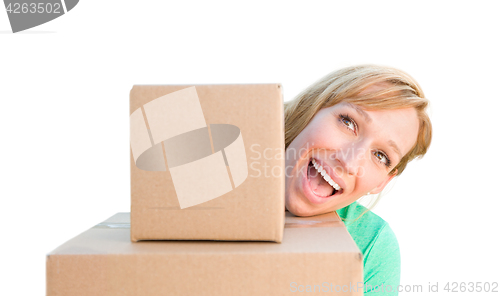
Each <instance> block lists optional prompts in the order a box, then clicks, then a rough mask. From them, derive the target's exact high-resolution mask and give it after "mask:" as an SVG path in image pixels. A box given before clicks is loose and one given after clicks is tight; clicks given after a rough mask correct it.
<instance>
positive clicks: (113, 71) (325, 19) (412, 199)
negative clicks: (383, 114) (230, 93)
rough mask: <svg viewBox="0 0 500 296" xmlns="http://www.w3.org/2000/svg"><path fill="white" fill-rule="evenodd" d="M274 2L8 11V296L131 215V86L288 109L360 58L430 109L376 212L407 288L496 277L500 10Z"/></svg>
mask: <svg viewBox="0 0 500 296" xmlns="http://www.w3.org/2000/svg"><path fill="white" fill-rule="evenodd" d="M270 2H272V1H269V2H260V1H245V2H239V1H228V2H225V3H224V2H219V1H199V2H193V1H145V0H143V1H90V0H86V1H80V3H79V4H78V5H77V6H76V7H75V8H74V9H73V10H72V11H70V12H69V13H68V14H67V15H64V16H62V17H60V18H58V19H56V20H54V21H51V22H49V23H46V24H43V25H41V26H38V27H36V28H32V29H30V30H28V31H25V32H22V33H17V34H12V33H11V32H10V25H9V23H8V18H7V13H6V12H0V31H2V32H0V33H2V34H0V53H1V57H0V58H1V63H0V98H1V116H0V129H1V134H0V135H1V146H0V155H1V171H0V174H1V178H0V180H1V185H0V196H1V204H2V205H1V209H0V211H1V215H0V219H1V220H0V222H1V223H0V227H1V235H2V243H1V245H0V248H1V253H2V263H1V264H0V271H1V274H2V276H1V277H0V281H1V283H0V286H1V289H2V294H3V295H43V294H44V293H45V255H46V254H47V253H48V252H49V251H51V250H53V249H55V248H56V247H57V246H59V245H60V244H62V243H64V242H65V241H67V240H68V239H70V238H72V237H74V236H76V235H77V234H79V233H81V232H83V231H85V230H86V229H88V228H90V227H92V226H93V225H95V224H97V223H98V222H101V221H102V220H104V219H106V218H108V217H109V216H111V215H113V214H114V213H116V212H128V211H130V209H129V208H130V173H129V170H130V164H129V153H130V151H129V125H128V118H129V117H128V114H129V105H128V104H129V103H128V102H129V97H128V96H129V91H130V89H131V87H132V85H133V84H176V83H180V84H188V83H204V84H209V83H268V82H269V83H270V82H279V83H282V85H283V87H284V96H285V100H290V99H292V98H293V97H294V96H295V95H296V94H297V93H298V92H299V91H301V90H302V89H303V88H305V87H306V86H308V85H309V84H311V83H312V82H314V81H316V80H317V79H319V78H320V77H322V76H323V75H325V74H327V73H328V72H331V71H333V70H337V69H339V68H341V67H344V66H349V65H355V64H361V63H374V64H382V65H388V66H393V67H396V68H400V69H402V70H404V71H406V72H408V73H410V75H412V76H413V77H414V78H415V79H416V80H417V81H418V82H419V83H420V84H421V86H422V88H423V89H424V92H425V94H426V96H427V97H428V98H429V99H430V101H431V102H432V106H431V110H430V114H431V119H432V122H433V125H434V138H433V142H432V145H431V148H430V150H429V152H428V154H427V155H426V156H425V157H424V158H423V159H422V160H418V161H415V162H413V163H411V164H410V165H409V166H408V168H407V170H406V171H405V173H404V174H403V175H401V177H399V179H398V180H397V181H396V182H395V183H394V184H393V186H392V187H393V188H392V190H391V191H390V192H389V193H388V194H386V195H385V196H384V198H383V199H382V201H381V202H380V203H379V205H378V206H377V207H376V208H375V212H376V213H377V214H379V215H380V216H382V218H384V219H385V220H386V221H388V222H389V223H390V225H391V227H392V228H393V230H394V232H395V233H396V235H397V237H398V240H399V243H400V248H401V255H402V275H401V283H402V284H406V285H417V284H421V285H423V286H424V288H425V289H426V287H427V285H428V283H429V282H431V283H433V284H434V283H435V282H439V285H440V286H439V288H440V290H441V289H442V288H443V286H444V284H445V283H446V282H448V281H457V282H461V281H466V282H470V281H482V282H485V281H490V282H491V281H497V282H500V276H499V275H500V272H499V266H500V260H499V258H498V251H497V250H498V247H499V244H498V241H499V236H500V231H499V229H498V226H499V222H498V217H499V214H498V213H499V209H500V202H499V199H500V193H499V192H500V190H499V189H498V184H499V183H500V180H499V177H500V174H498V168H499V165H500V161H499V156H500V154H499V146H498V143H499V141H498V136H499V134H500V133H499V131H498V130H499V127H500V124H499V118H500V114H499V109H498V106H499V100H500V91H499V90H498V87H499V85H500V83H499V78H500V74H499V69H500V58H499V52H500V46H499V42H498V40H499V34H500V33H499V32H500V21H499V18H498V11H499V9H498V5H496V3H497V2H496V1H482V2H475V3H474V4H472V2H470V1H469V2H467V3H465V2H464V3H461V2H456V1H453V2H437V1H436V2H430V1H429V2H426V1H415V2H396V1H395V2H387V1H377V2H376V3H372V2H359V1H356V2H352V3H344V2H340V1H307V2H305V1H301V2H300V3H299V2H297V3H291V2H290V1H284V2H272V3H270ZM345 2H347V1H345ZM374 2H375V1H374ZM263 108H265V106H263ZM312 243H313V242H312ZM434 294H436V293H434ZM454 294H455V295H466V293H454ZM477 294H481V295H483V294H484V295H491V293H490V294H488V293H475V295H477ZM401 295H423V294H422V293H401ZM470 295H473V294H472V293H471V294H470Z"/></svg>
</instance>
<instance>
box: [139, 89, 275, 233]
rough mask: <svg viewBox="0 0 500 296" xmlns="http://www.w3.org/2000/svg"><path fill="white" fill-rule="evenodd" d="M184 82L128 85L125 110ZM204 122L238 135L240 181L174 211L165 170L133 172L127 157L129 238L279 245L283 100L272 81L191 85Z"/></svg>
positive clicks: (174, 200) (174, 201)
mask: <svg viewBox="0 0 500 296" xmlns="http://www.w3.org/2000/svg"><path fill="white" fill-rule="evenodd" d="M191 86H192V85H177V86H171V85H170V86H169V85H136V86H134V87H133V88H132V90H131V92H130V113H131V114H132V113H133V112H134V111H135V110H137V109H138V108H141V106H143V105H144V104H146V103H148V102H150V101H152V100H154V99H157V98H159V97H161V96H164V95H166V94H169V93H172V92H175V91H178V90H182V89H186V88H188V87H191ZM195 88H196V92H197V94H198V97H199V101H200V104H201V107H202V110H203V114H204V117H205V120H206V122H207V124H231V125H234V126H237V127H238V128H239V129H240V130H241V135H242V138H243V142H244V146H245V151H246V157H247V162H248V169H249V173H248V177H247V179H246V180H245V181H244V182H243V183H242V184H241V185H239V186H238V187H236V188H235V189H233V190H232V191H230V192H228V193H226V194H224V195H222V196H220V197H217V198H215V199H213V200H210V201H208V202H205V203H203V204H200V205H196V206H193V207H190V208H186V209H181V208H180V206H179V202H178V200H177V198H176V192H175V188H174V186H173V182H172V177H171V174H170V172H169V170H168V169H167V170H166V171H163V172H156V171H155V172H152V171H145V170H141V169H138V168H137V166H136V165H135V163H134V159H133V157H132V155H131V184H132V188H131V193H132V202H131V221H132V227H131V239H132V241H138V240H163V239H174V240H175V239H182V240H200V239H207V240H263V241H275V242H280V241H281V240H282V235H283V225H284V215H283V209H284V182H285V180H284V179H285V178H284V126H283V124H284V123H283V98H282V94H281V86H280V85H278V84H263V85H196V86H195Z"/></svg>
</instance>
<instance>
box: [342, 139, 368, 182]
mask: <svg viewBox="0 0 500 296" xmlns="http://www.w3.org/2000/svg"><path fill="white" fill-rule="evenodd" d="M366 157H367V149H366V148H365V147H363V145H351V146H349V147H347V148H346V149H344V151H341V153H340V155H339V160H340V162H341V164H342V166H343V169H344V173H347V174H349V175H352V176H359V175H361V174H362V173H364V164H365V161H366Z"/></svg>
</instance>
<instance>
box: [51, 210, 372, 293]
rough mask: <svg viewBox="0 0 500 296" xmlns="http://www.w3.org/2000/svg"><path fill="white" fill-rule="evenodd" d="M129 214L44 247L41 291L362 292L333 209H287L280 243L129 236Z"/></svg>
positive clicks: (355, 252) (354, 258)
mask: <svg viewBox="0 0 500 296" xmlns="http://www.w3.org/2000/svg"><path fill="white" fill-rule="evenodd" d="M129 221H130V220H129V214H128V213H119V214H116V215H114V216H113V217H111V218H109V219H108V220H106V221H104V222H102V223H100V224H98V225H96V226H95V227H93V228H91V229H89V230H87V231H86V232H84V233H82V234H80V235H79V236H77V237H75V238H73V239H71V240H70V241H68V242H67V243H65V244H63V245H62V246H60V247H59V248H57V249H56V250H54V251H52V252H50V253H49V254H48V255H47V295H48V296H59V295H71V296H80V295H86V296H97V295H107V296H114V295H116V296H127V295H133V296H142V295H145V296H146V295H147V296H151V295H172V296H175V295H182V296H185V295H204V296H210V295H214V296H224V295H228V296H229V295H230V296H234V295H239V296H245V295H255V296H256V295H258V296H261V295H273V296H278V295H297V292H307V293H306V294H307V295H310V294H325V293H328V294H333V295H334V294H337V295H338V294H342V295H363V288H362V284H363V279H362V276H363V271H362V267H363V260H362V255H361V253H360V251H359V249H358V248H357V246H356V244H355V242H354V241H353V240H352V238H351V237H350V235H349V233H348V232H347V229H346V228H345V226H344V224H343V223H342V222H341V221H340V219H339V217H338V216H337V214H336V213H330V214H324V215H320V216H314V217H308V218H303V217H294V216H292V215H291V214H289V213H288V212H287V217H286V226H285V230H284V238H283V242H282V243H281V244H276V243H272V242H257V241H251V242H221V241H144V242H135V243H134V242H131V241H130V232H129V227H130V224H129ZM299 294H301V293H299Z"/></svg>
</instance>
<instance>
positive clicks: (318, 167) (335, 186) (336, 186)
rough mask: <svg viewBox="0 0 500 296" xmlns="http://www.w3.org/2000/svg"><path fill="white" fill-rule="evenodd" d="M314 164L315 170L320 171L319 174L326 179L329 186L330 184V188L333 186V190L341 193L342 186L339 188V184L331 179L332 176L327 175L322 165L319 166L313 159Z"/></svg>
mask: <svg viewBox="0 0 500 296" xmlns="http://www.w3.org/2000/svg"><path fill="white" fill-rule="evenodd" d="M312 163H313V166H314V168H315V169H316V170H317V171H318V173H320V174H321V176H322V177H323V179H325V181H326V182H328V184H330V186H332V187H333V188H335V190H337V191H339V190H340V189H341V188H340V186H339V184H337V183H335V182H334V181H333V180H332V177H330V175H328V174H327V173H326V171H325V169H323V167H322V166H321V165H319V164H318V163H317V162H316V161H315V160H314V158H313V159H312Z"/></svg>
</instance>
